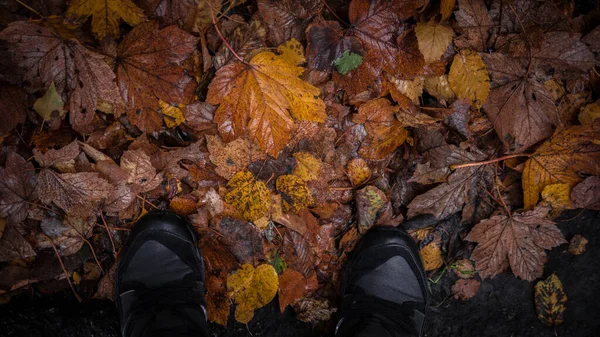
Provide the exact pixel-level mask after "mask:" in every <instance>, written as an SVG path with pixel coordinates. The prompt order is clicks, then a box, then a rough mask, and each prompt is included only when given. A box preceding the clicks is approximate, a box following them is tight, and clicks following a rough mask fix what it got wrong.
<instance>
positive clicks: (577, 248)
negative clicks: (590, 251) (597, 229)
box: [569, 235, 588, 255]
mask: <svg viewBox="0 0 600 337" xmlns="http://www.w3.org/2000/svg"><path fill="white" fill-rule="evenodd" d="M587 243H588V240H587V239H586V238H584V237H583V236H581V235H574V236H573V237H572V238H571V241H569V253H571V254H573V255H581V254H583V253H584V252H585V246H586V245H587Z"/></svg>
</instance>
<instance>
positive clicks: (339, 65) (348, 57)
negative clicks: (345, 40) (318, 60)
mask: <svg viewBox="0 0 600 337" xmlns="http://www.w3.org/2000/svg"><path fill="white" fill-rule="evenodd" d="M362 61H363V58H362V56H360V55H359V54H355V53H352V52H351V51H349V50H346V51H345V52H344V53H343V54H342V56H340V57H338V58H336V59H335V60H334V61H333V64H334V65H335V69H336V70H337V71H338V73H340V74H342V75H346V74H347V73H349V72H350V71H352V70H354V69H356V67H358V66H359V65H360V64H361V63H362Z"/></svg>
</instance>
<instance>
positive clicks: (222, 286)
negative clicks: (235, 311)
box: [206, 274, 231, 326]
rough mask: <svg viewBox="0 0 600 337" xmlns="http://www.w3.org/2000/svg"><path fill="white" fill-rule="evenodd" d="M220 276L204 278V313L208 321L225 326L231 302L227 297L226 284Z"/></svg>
mask: <svg viewBox="0 0 600 337" xmlns="http://www.w3.org/2000/svg"><path fill="white" fill-rule="evenodd" d="M221 275H223V274H221ZM221 275H218V276H213V275H207V276H206V291H207V294H206V311H207V314H208V317H207V319H208V320H209V321H211V322H215V323H217V324H220V325H222V326H227V320H228V319H229V311H230V310H231V300H230V299H229V298H228V297H227V287H226V282H225V280H224V279H223V278H221Z"/></svg>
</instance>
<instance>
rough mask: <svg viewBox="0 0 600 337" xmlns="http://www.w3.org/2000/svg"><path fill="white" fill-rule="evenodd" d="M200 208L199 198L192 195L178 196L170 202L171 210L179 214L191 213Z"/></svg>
mask: <svg viewBox="0 0 600 337" xmlns="http://www.w3.org/2000/svg"><path fill="white" fill-rule="evenodd" d="M197 209H198V200H196V199H195V198H193V197H192V196H190V195H183V196H176V197H175V198H173V199H171V201H170V202H169V210H170V211H172V212H175V213H177V214H179V215H183V216H186V215H190V214H192V213H194V212H196V210H197Z"/></svg>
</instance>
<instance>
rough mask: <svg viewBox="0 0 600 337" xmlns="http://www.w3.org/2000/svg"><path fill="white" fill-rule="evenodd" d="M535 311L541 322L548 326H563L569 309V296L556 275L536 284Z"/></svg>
mask: <svg viewBox="0 0 600 337" xmlns="http://www.w3.org/2000/svg"><path fill="white" fill-rule="evenodd" d="M534 298H535V311H536V312H537V317H538V318H539V320H540V321H542V322H543V323H544V324H546V325H548V326H556V325H559V324H561V323H562V322H563V321H564V319H565V311H566V309H567V294H565V289H564V288H563V285H562V282H560V279H559V278H558V276H556V274H554V273H553V274H552V275H550V276H548V278H547V279H545V280H542V281H539V282H538V283H536V284H535V297H534Z"/></svg>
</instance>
